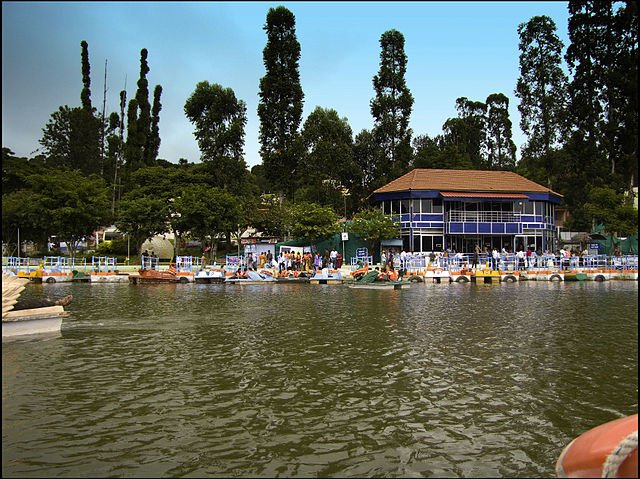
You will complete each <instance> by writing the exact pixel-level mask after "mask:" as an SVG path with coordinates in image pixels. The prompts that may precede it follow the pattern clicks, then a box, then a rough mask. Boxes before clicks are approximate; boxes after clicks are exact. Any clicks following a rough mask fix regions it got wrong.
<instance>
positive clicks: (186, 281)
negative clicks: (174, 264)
mask: <svg viewBox="0 0 640 479" xmlns="http://www.w3.org/2000/svg"><path fill="white" fill-rule="evenodd" d="M180 282H181V283H183V284H184V283H188V282H189V280H188V279H187V278H185V277H184V276H182V277H180Z"/></svg>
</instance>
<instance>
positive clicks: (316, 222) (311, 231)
mask: <svg viewBox="0 0 640 479" xmlns="http://www.w3.org/2000/svg"><path fill="white" fill-rule="evenodd" d="M291 218H292V225H291V235H292V236H293V237H294V238H297V239H302V238H304V239H307V240H309V242H310V243H311V244H314V243H317V242H318V241H320V240H322V239H325V238H329V237H331V236H333V235H335V234H337V233H339V232H340V225H339V224H338V222H337V221H338V215H336V214H335V213H334V211H333V210H332V209H331V208H330V207H323V206H320V205H318V204H317V203H308V202H302V203H297V204H295V205H293V206H291Z"/></svg>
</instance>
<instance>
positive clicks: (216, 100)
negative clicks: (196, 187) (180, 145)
mask: <svg viewBox="0 0 640 479" xmlns="http://www.w3.org/2000/svg"><path fill="white" fill-rule="evenodd" d="M184 111H185V114H186V115H187V118H188V119H189V121H191V123H193V124H194V125H195V132H194V134H195V137H196V140H197V141H198V145H199V147H200V151H201V153H202V160H203V162H205V163H208V164H207V166H206V169H207V170H208V172H209V173H210V175H211V176H212V177H213V178H215V180H214V185H215V186H219V187H228V188H229V189H230V190H231V191H233V192H234V193H237V194H240V193H241V191H242V187H243V186H244V177H245V176H246V169H247V166H246V163H245V161H244V159H243V157H242V155H243V148H244V134H245V131H244V128H245V125H246V123H247V107H246V104H245V102H244V101H242V100H238V99H237V98H236V96H235V94H234V92H233V90H232V89H231V88H223V87H222V86H220V85H218V84H209V82H206V81H203V82H200V83H198V85H197V86H196V90H195V91H194V92H193V93H192V95H191V96H190V97H189V98H188V99H187V101H186V103H185V106H184Z"/></svg>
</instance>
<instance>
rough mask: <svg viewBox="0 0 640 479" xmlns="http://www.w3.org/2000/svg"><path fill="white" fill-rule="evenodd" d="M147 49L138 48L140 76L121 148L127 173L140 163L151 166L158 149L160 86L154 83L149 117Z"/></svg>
mask: <svg viewBox="0 0 640 479" xmlns="http://www.w3.org/2000/svg"><path fill="white" fill-rule="evenodd" d="M147 56H148V52H147V49H146V48H143V49H142V50H140V78H139V79H138V82H137V87H138V88H137V90H136V95H135V97H134V98H132V99H131V101H130V102H129V106H128V108H127V120H128V123H127V141H126V147H125V149H124V159H125V163H126V167H127V171H128V172H133V171H135V170H137V169H138V168H140V167H142V166H143V165H146V166H151V165H153V164H154V163H155V161H156V158H157V152H158V149H159V148H160V135H159V130H157V129H158V126H159V122H160V117H159V114H160V109H161V104H160V95H161V94H162V87H160V85H157V86H156V87H155V90H154V100H153V105H154V110H153V111H154V113H153V117H152V110H151V104H150V103H149V81H148V80H147V74H148V73H149V71H150V69H149V64H148V62H147Z"/></svg>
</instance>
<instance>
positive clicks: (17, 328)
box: [2, 306, 69, 338]
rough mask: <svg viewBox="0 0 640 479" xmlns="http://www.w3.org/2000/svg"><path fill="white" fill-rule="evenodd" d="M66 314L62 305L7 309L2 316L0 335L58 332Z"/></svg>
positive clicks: (5, 336) (4, 336) (67, 314)
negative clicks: (16, 309) (0, 332)
mask: <svg viewBox="0 0 640 479" xmlns="http://www.w3.org/2000/svg"><path fill="white" fill-rule="evenodd" d="M66 316H69V313H68V312H67V311H65V310H64V306H45V307H42V308H34V309H20V310H18V311H9V312H8V313H7V314H6V315H4V316H3V317H2V337H3V338H8V337H12V336H24V335H27V334H43V333H57V332H60V329H61V327H62V319H63V318H64V317H66Z"/></svg>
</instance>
